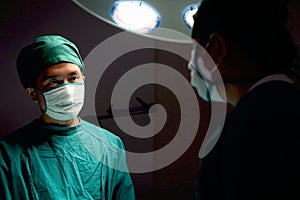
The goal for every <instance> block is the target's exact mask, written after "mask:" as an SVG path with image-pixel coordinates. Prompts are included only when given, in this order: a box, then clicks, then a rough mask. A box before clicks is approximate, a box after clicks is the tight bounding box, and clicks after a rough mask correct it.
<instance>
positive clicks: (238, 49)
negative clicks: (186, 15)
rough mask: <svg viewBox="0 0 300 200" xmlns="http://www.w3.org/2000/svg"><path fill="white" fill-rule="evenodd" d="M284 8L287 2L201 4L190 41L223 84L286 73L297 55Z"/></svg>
mask: <svg viewBox="0 0 300 200" xmlns="http://www.w3.org/2000/svg"><path fill="white" fill-rule="evenodd" d="M287 5H288V0H264V1H257V2H253V1H241V0H226V1H224V0H202V1H201V2H200V4H199V9H198V11H197V14H196V15H195V16H194V18H195V22H194V26H193V30H192V38H193V39H195V40H196V41H198V42H199V43H200V44H201V45H202V46H204V47H205V48H206V50H207V52H208V53H209V54H210V56H211V57H212V58H213V60H214V61H215V63H216V64H217V65H218V66H219V71H220V73H221V74H222V77H223V81H224V82H225V83H226V82H243V81H245V82H246V81H255V80H257V79H258V78H260V77H261V76H264V75H268V74H275V73H289V72H290V71H291V69H292V68H294V67H297V64H298V62H299V54H298V49H297V46H296V45H295V43H294V41H293V39H292V37H291V34H290V32H289V30H288V9H287ZM238 79H240V80H238Z"/></svg>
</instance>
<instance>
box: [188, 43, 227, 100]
mask: <svg viewBox="0 0 300 200" xmlns="http://www.w3.org/2000/svg"><path fill="white" fill-rule="evenodd" d="M196 48H197V47H196V46H194V48H193V50H192V52H191V60H190V62H189V65H188V68H189V69H190V70H191V85H192V86H194V87H195V88H196V90H197V92H198V94H199V96H200V97H201V98H202V99H203V100H205V101H207V102H223V103H225V102H226V101H225V100H224V99H223V97H222V96H221V95H220V93H219V91H218V89H217V86H216V85H215V84H213V83H212V81H213V77H212V74H213V73H214V72H215V71H216V70H218V67H217V65H215V66H214V67H212V68H211V70H208V67H206V66H205V62H204V59H203V57H202V56H198V55H197V49H196ZM206 56H208V55H206Z"/></svg>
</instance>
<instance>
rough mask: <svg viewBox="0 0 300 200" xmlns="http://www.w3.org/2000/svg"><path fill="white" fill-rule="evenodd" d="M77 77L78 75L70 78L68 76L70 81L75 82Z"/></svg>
mask: <svg viewBox="0 0 300 200" xmlns="http://www.w3.org/2000/svg"><path fill="white" fill-rule="evenodd" d="M78 79H79V76H72V77H71V78H70V81H71V82H75V81H77V80H78Z"/></svg>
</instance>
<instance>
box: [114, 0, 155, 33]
mask: <svg viewBox="0 0 300 200" xmlns="http://www.w3.org/2000/svg"><path fill="white" fill-rule="evenodd" d="M111 17H112V19H113V20H114V21H115V22H116V23H117V24H118V25H119V26H121V27H122V28H124V29H126V30H130V31H135V32H139V33H147V32H152V31H153V30H155V29H156V28H157V27H158V26H159V25H160V15H159V13H158V11H157V10H156V9H155V8H153V7H152V6H151V5H150V4H148V3H146V2H144V1H117V2H115V3H114V5H113V7H112V9H111Z"/></svg>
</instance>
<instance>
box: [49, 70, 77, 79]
mask: <svg viewBox="0 0 300 200" xmlns="http://www.w3.org/2000/svg"><path fill="white" fill-rule="evenodd" d="M74 75H76V76H79V75H80V73H79V72H78V71H74V72H70V73H68V74H67V75H66V76H67V77H70V76H74ZM63 76H64V75H45V76H43V80H44V81H46V80H49V79H52V78H59V77H63Z"/></svg>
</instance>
